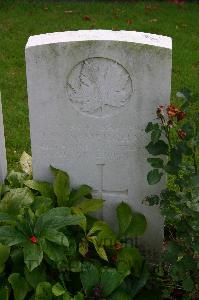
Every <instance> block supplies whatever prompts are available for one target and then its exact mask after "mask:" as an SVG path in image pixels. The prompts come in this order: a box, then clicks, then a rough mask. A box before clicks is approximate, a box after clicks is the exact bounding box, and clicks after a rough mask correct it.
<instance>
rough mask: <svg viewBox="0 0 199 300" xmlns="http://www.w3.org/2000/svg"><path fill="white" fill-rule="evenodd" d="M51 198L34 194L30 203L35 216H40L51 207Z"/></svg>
mask: <svg viewBox="0 0 199 300" xmlns="http://www.w3.org/2000/svg"><path fill="white" fill-rule="evenodd" d="M53 206H54V205H53V200H52V199H51V198H47V197H45V196H35V200H34V203H33V205H32V209H33V211H35V216H36V217H40V216H41V215H43V214H44V213H45V212H47V211H49V210H50V209H51V208H53Z"/></svg>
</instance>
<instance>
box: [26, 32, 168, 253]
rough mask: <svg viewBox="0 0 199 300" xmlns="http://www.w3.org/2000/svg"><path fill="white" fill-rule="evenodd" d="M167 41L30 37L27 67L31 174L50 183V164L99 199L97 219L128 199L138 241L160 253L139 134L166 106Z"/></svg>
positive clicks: (159, 227) (89, 35)
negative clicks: (141, 217)
mask: <svg viewBox="0 0 199 300" xmlns="http://www.w3.org/2000/svg"><path fill="white" fill-rule="evenodd" d="M171 48H172V46H171V39H170V38H169V37H164V36H158V35H154V34H148V33H138V32H130V31H118V32H116V31H109V30H88V31H75V32H60V33H50V34H42V35H38V36H32V37H30V38H29V40H28V43H27V45H26V64H27V80H28V98H29V110H30V128H31V142H32V156H33V174H34V177H35V178H36V179H38V180H51V173H50V169H49V165H53V166H55V167H57V168H60V169H62V170H66V171H67V172H68V173H69V175H70V176H71V179H72V184H73V185H80V184H88V185H90V186H92V187H93V189H94V190H95V192H96V193H97V194H98V195H99V196H102V197H103V198H104V199H106V200H107V201H106V205H105V209H104V210H103V217H104V219H106V220H108V221H109V223H112V224H114V222H115V221H114V220H115V216H114V213H115V210H114V208H115V206H116V205H117V204H118V203H119V202H121V201H126V202H128V203H129V204H130V205H131V206H132V208H133V209H134V210H137V211H140V212H143V213H144V214H145V215H146V217H147V220H148V229H147V232H146V235H145V237H144V238H143V239H142V242H141V243H142V244H144V247H145V249H146V250H147V251H150V255H151V256H154V257H155V256H156V255H157V253H158V252H159V251H160V248H161V244H162V239H163V219H162V217H161V216H160V212H159V209H158V208H155V207H148V206H146V205H143V204H142V203H141V202H142V200H143V198H144V197H145V196H146V195H149V194H151V193H154V192H157V191H159V190H160V189H161V188H162V187H163V186H164V185H165V182H164V180H162V182H161V183H160V184H159V186H158V187H157V186H156V187H150V186H149V185H148V183H147V180H146V175H147V171H148V170H149V166H148V164H147V161H146V158H147V157H148V154H147V152H146V150H145V146H146V144H147V143H148V141H147V136H146V134H145V132H144V129H145V127H146V125H147V123H148V122H149V121H151V120H153V119H155V117H156V116H155V110H156V107H157V106H158V105H159V104H168V102H169V98H170V80H171Z"/></svg>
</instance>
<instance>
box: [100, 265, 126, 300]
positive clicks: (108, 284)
mask: <svg viewBox="0 0 199 300" xmlns="http://www.w3.org/2000/svg"><path fill="white" fill-rule="evenodd" d="M127 275H128V272H124V273H120V272H118V271H117V270H116V269H113V268H104V269H102V272H101V278H100V285H101V287H102V290H103V295H104V296H105V297H107V296H109V295H110V294H111V293H112V292H113V291H114V290H116V289H117V288H118V287H119V286H120V284H121V283H122V281H123V280H124V278H125V277H126V276H127Z"/></svg>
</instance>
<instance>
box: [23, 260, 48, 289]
mask: <svg viewBox="0 0 199 300" xmlns="http://www.w3.org/2000/svg"><path fill="white" fill-rule="evenodd" d="M24 275H25V278H26V280H27V282H28V283H29V284H30V286H31V287H33V288H34V289H36V287H37V285H38V284H39V283H40V282H43V281H46V279H47V274H46V271H45V268H44V267H43V266H42V265H40V266H39V267H37V268H36V269H34V270H33V271H31V272H30V271H28V269H27V268H25V271H24Z"/></svg>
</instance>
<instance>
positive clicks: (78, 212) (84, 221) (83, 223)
mask: <svg viewBox="0 0 199 300" xmlns="http://www.w3.org/2000/svg"><path fill="white" fill-rule="evenodd" d="M71 210H72V212H73V214H74V215H76V216H80V217H81V218H82V221H81V222H80V223H79V226H80V227H81V228H82V229H83V230H84V232H86V227H87V219H86V216H85V215H84V213H83V212H82V211H81V210H80V209H79V208H78V207H71Z"/></svg>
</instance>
